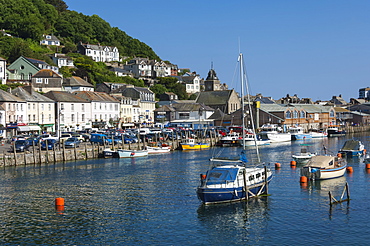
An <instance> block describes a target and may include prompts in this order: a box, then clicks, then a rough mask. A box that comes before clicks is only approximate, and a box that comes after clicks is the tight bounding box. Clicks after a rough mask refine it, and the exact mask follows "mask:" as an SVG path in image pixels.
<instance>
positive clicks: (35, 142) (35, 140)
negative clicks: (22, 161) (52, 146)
mask: <svg viewBox="0 0 370 246" xmlns="http://www.w3.org/2000/svg"><path fill="white" fill-rule="evenodd" d="M27 141H28V143H29V144H30V145H31V146H33V145H38V144H39V142H40V138H39V137H30V138H27Z"/></svg>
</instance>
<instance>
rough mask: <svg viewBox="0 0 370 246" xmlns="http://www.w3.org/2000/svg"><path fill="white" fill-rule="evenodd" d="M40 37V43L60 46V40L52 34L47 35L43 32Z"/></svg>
mask: <svg viewBox="0 0 370 246" xmlns="http://www.w3.org/2000/svg"><path fill="white" fill-rule="evenodd" d="M42 37H43V38H42V39H41V41H40V44H41V45H55V46H60V41H59V39H58V38H57V37H55V36H54V35H47V34H44V35H42Z"/></svg>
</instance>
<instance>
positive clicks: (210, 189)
mask: <svg viewBox="0 0 370 246" xmlns="http://www.w3.org/2000/svg"><path fill="white" fill-rule="evenodd" d="M239 63H240V75H241V84H242V89H241V91H242V94H243V93H244V89H243V84H244V82H243V80H244V76H245V74H244V73H243V72H242V71H243V56H242V54H240V55H239ZM246 85H248V83H246ZM247 90H248V87H247ZM247 96H248V102H250V98H249V93H248V92H247ZM248 105H249V112H251V106H250V105H251V103H249V104H248ZM242 109H243V110H245V107H244V100H242ZM243 115H246V114H245V113H244V112H243ZM242 121H243V125H242V127H243V131H242V133H243V135H245V119H244V117H242ZM251 122H254V121H253V116H252V119H251ZM252 126H253V124H252ZM253 132H255V129H254V126H253ZM243 139H245V136H243ZM255 147H256V148H255V150H256V154H257V157H258V162H260V160H259V153H258V146H257V145H256V146H255ZM247 162H248V160H247V158H246V156H245V144H243V151H242V153H241V155H240V156H239V157H238V158H237V159H226V158H212V159H211V168H210V169H209V170H208V171H207V172H206V174H205V175H203V174H201V179H200V185H199V186H198V187H197V196H198V198H199V199H200V200H201V201H202V202H203V203H204V204H214V203H225V202H234V201H241V200H247V199H249V198H250V197H254V196H259V195H262V194H266V193H268V184H269V182H270V181H271V179H272V171H271V170H270V169H269V168H267V167H266V166H264V165H262V164H260V165H248V167H247Z"/></svg>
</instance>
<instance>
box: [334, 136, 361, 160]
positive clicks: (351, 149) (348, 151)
mask: <svg viewBox="0 0 370 246" xmlns="http://www.w3.org/2000/svg"><path fill="white" fill-rule="evenodd" d="M364 152H365V146H364V144H363V143H362V142H361V141H359V140H353V139H352V140H347V141H346V142H345V143H344V145H343V147H342V148H341V149H340V150H339V153H341V154H342V155H343V156H346V157H354V156H362V155H363V154H364Z"/></svg>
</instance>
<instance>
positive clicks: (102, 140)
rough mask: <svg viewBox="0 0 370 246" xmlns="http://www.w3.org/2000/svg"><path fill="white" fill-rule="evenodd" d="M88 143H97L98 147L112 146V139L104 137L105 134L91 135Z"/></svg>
mask: <svg viewBox="0 0 370 246" xmlns="http://www.w3.org/2000/svg"><path fill="white" fill-rule="evenodd" d="M90 143H92V144H93V143H94V144H96V143H97V144H100V145H104V144H112V139H111V138H108V136H107V135H105V134H101V133H93V134H91V137H90Z"/></svg>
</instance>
